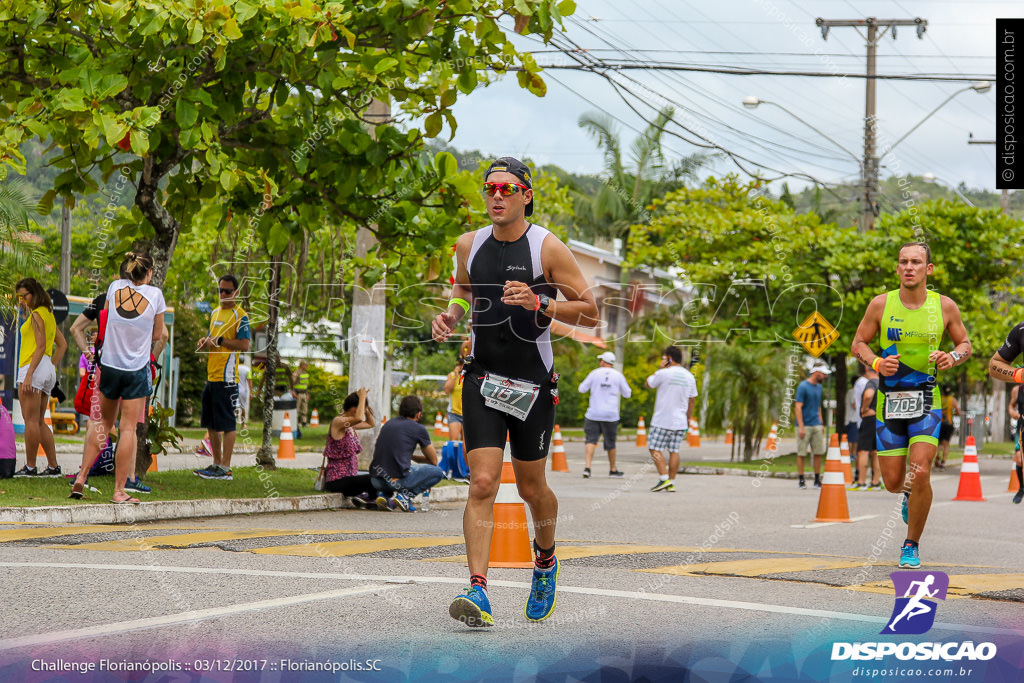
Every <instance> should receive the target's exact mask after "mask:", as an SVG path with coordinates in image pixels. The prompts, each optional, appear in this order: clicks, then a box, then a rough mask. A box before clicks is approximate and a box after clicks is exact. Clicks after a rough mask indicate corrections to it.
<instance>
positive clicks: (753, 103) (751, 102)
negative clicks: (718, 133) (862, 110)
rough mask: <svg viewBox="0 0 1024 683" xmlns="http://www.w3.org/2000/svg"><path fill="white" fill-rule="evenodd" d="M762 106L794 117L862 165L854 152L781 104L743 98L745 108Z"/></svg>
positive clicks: (755, 98)
mask: <svg viewBox="0 0 1024 683" xmlns="http://www.w3.org/2000/svg"><path fill="white" fill-rule="evenodd" d="M761 104H770V105H772V106H773V107H778V108H779V109H781V110H782V111H784V112H786V113H787V114H789V115H790V116H792V117H793V118H794V119H796V120H797V121H799V122H800V123H802V124H804V125H805V126H807V127H808V128H810V129H811V130H813V131H814V132H815V133H817V134H818V135H820V136H821V137H823V138H825V139H826V140H828V141H829V142H831V143H832V144H833V145H835V146H836V147H838V148H839V149H841V150H843V151H844V152H846V153H847V154H849V155H850V156H851V157H852V158H853V160H854V161H856V162H857V164H858V165H860V158H859V157H858V156H857V155H856V154H854V153H853V152H851V151H850V150H848V149H846V148H845V147H843V146H842V145H841V144H839V143H838V142H836V141H835V140H833V139H832V138H830V137H829V136H828V135H826V134H825V133H823V132H821V131H820V130H818V129H817V128H815V127H814V126H812V125H811V124H810V123H808V122H807V121H804V120H803V119H802V118H800V117H799V116H797V115H796V114H795V113H794V112H792V111H790V110H789V109H786V108H785V107H783V106H782V105H781V104H779V103H778V102H770V101H768V100H762V99H761V98H760V97H758V96H757V95H747V96H746V97H744V98H743V106H744V107H746V108H747V109H757V107H758V105H761Z"/></svg>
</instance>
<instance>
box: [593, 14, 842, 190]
mask: <svg viewBox="0 0 1024 683" xmlns="http://www.w3.org/2000/svg"><path fill="white" fill-rule="evenodd" d="M577 23H579V22H577ZM579 27H580V28H581V29H582V30H584V31H586V32H588V33H590V34H591V35H593V36H594V37H596V38H598V39H599V40H601V41H603V42H604V43H606V44H608V45H612V43H611V42H610V40H609V39H608V38H606V37H602V36H601V35H598V33H597V32H596V31H595V30H594V27H591V26H587V25H585V24H580V26H579ZM616 51H617V52H619V53H621V54H626V53H627V50H626V49H625V48H616ZM626 78H629V77H628V76H627V77H626ZM655 78H657V79H658V80H660V81H661V82H662V83H665V85H667V86H668V87H670V88H671V87H673V84H672V83H670V82H669V81H667V80H666V79H663V78H661V77H660V75H659V74H655ZM629 80H631V81H632V82H634V83H637V84H638V85H640V86H641V87H644V88H647V86H646V85H644V84H642V83H640V82H639V81H637V80H636V79H632V78H629ZM677 84H679V85H682V86H683V87H685V88H687V89H689V90H691V91H692V92H693V93H694V94H696V95H698V96H700V97H704V98H707V99H709V100H711V101H713V102H715V103H717V104H725V103H724V102H723V101H722V100H721V99H720V98H717V97H715V96H714V95H712V94H709V93H706V92H704V91H702V90H700V89H698V88H694V87H693V86H691V85H690V84H689V83H687V82H685V81H684V80H682V79H679V81H678V82H677ZM659 96H660V97H662V98H663V99H665V100H666V101H667V102H669V103H671V104H672V105H674V106H676V107H678V108H679V109H681V110H683V111H685V112H687V113H689V114H691V115H693V116H694V117H697V118H701V119H705V120H707V121H708V122H709V123H710V124H712V125H716V124H717V125H719V126H724V127H725V128H726V129H728V130H729V131H732V132H733V133H735V134H737V135H739V136H740V137H742V138H745V139H746V141H748V142H752V143H753V144H755V145H757V146H759V147H762V148H764V149H765V150H766V151H768V152H769V153H771V154H779V153H780V151H779V149H768V147H767V146H766V145H770V146H772V147H774V148H780V149H781V150H786V151H789V152H793V153H795V154H798V155H803V156H807V155H810V156H815V157H819V158H826V159H830V160H834V159H835V153H834V151H833V150H830V149H827V148H825V147H821V146H819V145H815V144H813V143H809V144H811V146H812V147H815V148H817V149H820V150H822V151H823V152H825V153H826V154H824V155H822V154H817V153H815V152H807V151H804V150H800V149H796V148H793V147H789V146H786V145H782V144H780V143H777V142H774V141H771V140H767V139H765V138H761V137H759V136H756V135H753V134H750V133H747V132H745V131H741V130H739V129H737V128H734V127H733V126H730V125H729V124H727V123H725V122H724V121H722V119H721V118H715V117H713V116H710V115H706V114H704V113H703V112H701V111H698V110H696V109H692V108H690V107H688V106H686V105H685V104H683V103H682V102H679V101H678V100H674V99H672V98H670V97H668V96H666V95H664V94H660V93H659ZM741 111H743V110H741ZM768 127H769V128H772V129H774V130H776V131H778V132H780V133H783V134H785V135H787V136H788V135H789V133H788V132H787V131H785V130H783V129H781V128H778V127H777V126H772V125H770V124H768ZM783 153H784V152H783ZM828 170H831V171H833V172H841V171H838V170H837V169H834V168H829V169H828Z"/></svg>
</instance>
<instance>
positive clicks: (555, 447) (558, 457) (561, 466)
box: [551, 425, 569, 472]
mask: <svg viewBox="0 0 1024 683" xmlns="http://www.w3.org/2000/svg"><path fill="white" fill-rule="evenodd" d="M551 471H552V472H568V471H569V463H568V462H566V460H565V446H563V445H562V428H561V427H559V426H558V425H555V431H554V433H552V435H551Z"/></svg>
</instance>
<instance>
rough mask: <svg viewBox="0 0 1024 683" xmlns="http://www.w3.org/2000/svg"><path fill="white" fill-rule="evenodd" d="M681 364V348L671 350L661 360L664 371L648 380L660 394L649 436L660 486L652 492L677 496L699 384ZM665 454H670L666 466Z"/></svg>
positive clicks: (666, 350) (655, 405)
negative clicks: (681, 458)
mask: <svg viewBox="0 0 1024 683" xmlns="http://www.w3.org/2000/svg"><path fill="white" fill-rule="evenodd" d="M682 362H683V352H682V351H680V350H679V347H676V346H669V347H668V348H666V349H665V353H664V355H662V357H661V369H660V370H658V371H657V372H655V373H654V374H653V375H651V376H650V377H648V378H647V386H649V387H651V388H652V389H657V390H658V396H657V398H656V399H655V401H654V417H652V418H651V432H650V435H649V436H648V448H649V449H650V451H651V459H652V460H653V461H654V466H655V467H657V468H658V483H657V484H655V485H654V486H652V487H651V490H652V491H669V492H675V490H676V484H675V479H676V474H677V473H678V472H679V444H681V443H682V441H683V437H684V436H686V431H687V430H688V429H689V427H690V418H692V417H693V404H694V401H693V399H694V398H696V397H697V380H695V379H694V378H693V375H692V374H690V371H689V370H687V369H686V368H684V367H683V366H682ZM664 451H668V454H669V461H668V465H667V466H666V464H665V456H664V454H663V453H664Z"/></svg>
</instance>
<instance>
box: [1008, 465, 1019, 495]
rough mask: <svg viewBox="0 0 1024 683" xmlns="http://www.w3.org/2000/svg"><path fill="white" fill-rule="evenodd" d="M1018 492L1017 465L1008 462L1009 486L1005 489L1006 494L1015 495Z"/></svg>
mask: <svg viewBox="0 0 1024 683" xmlns="http://www.w3.org/2000/svg"><path fill="white" fill-rule="evenodd" d="M1018 490H1020V484H1019V483H1018V482H1017V463H1015V462H1014V461H1013V460H1010V484H1009V486H1007V487H1006V492H1007V493H1017V491H1018Z"/></svg>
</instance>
